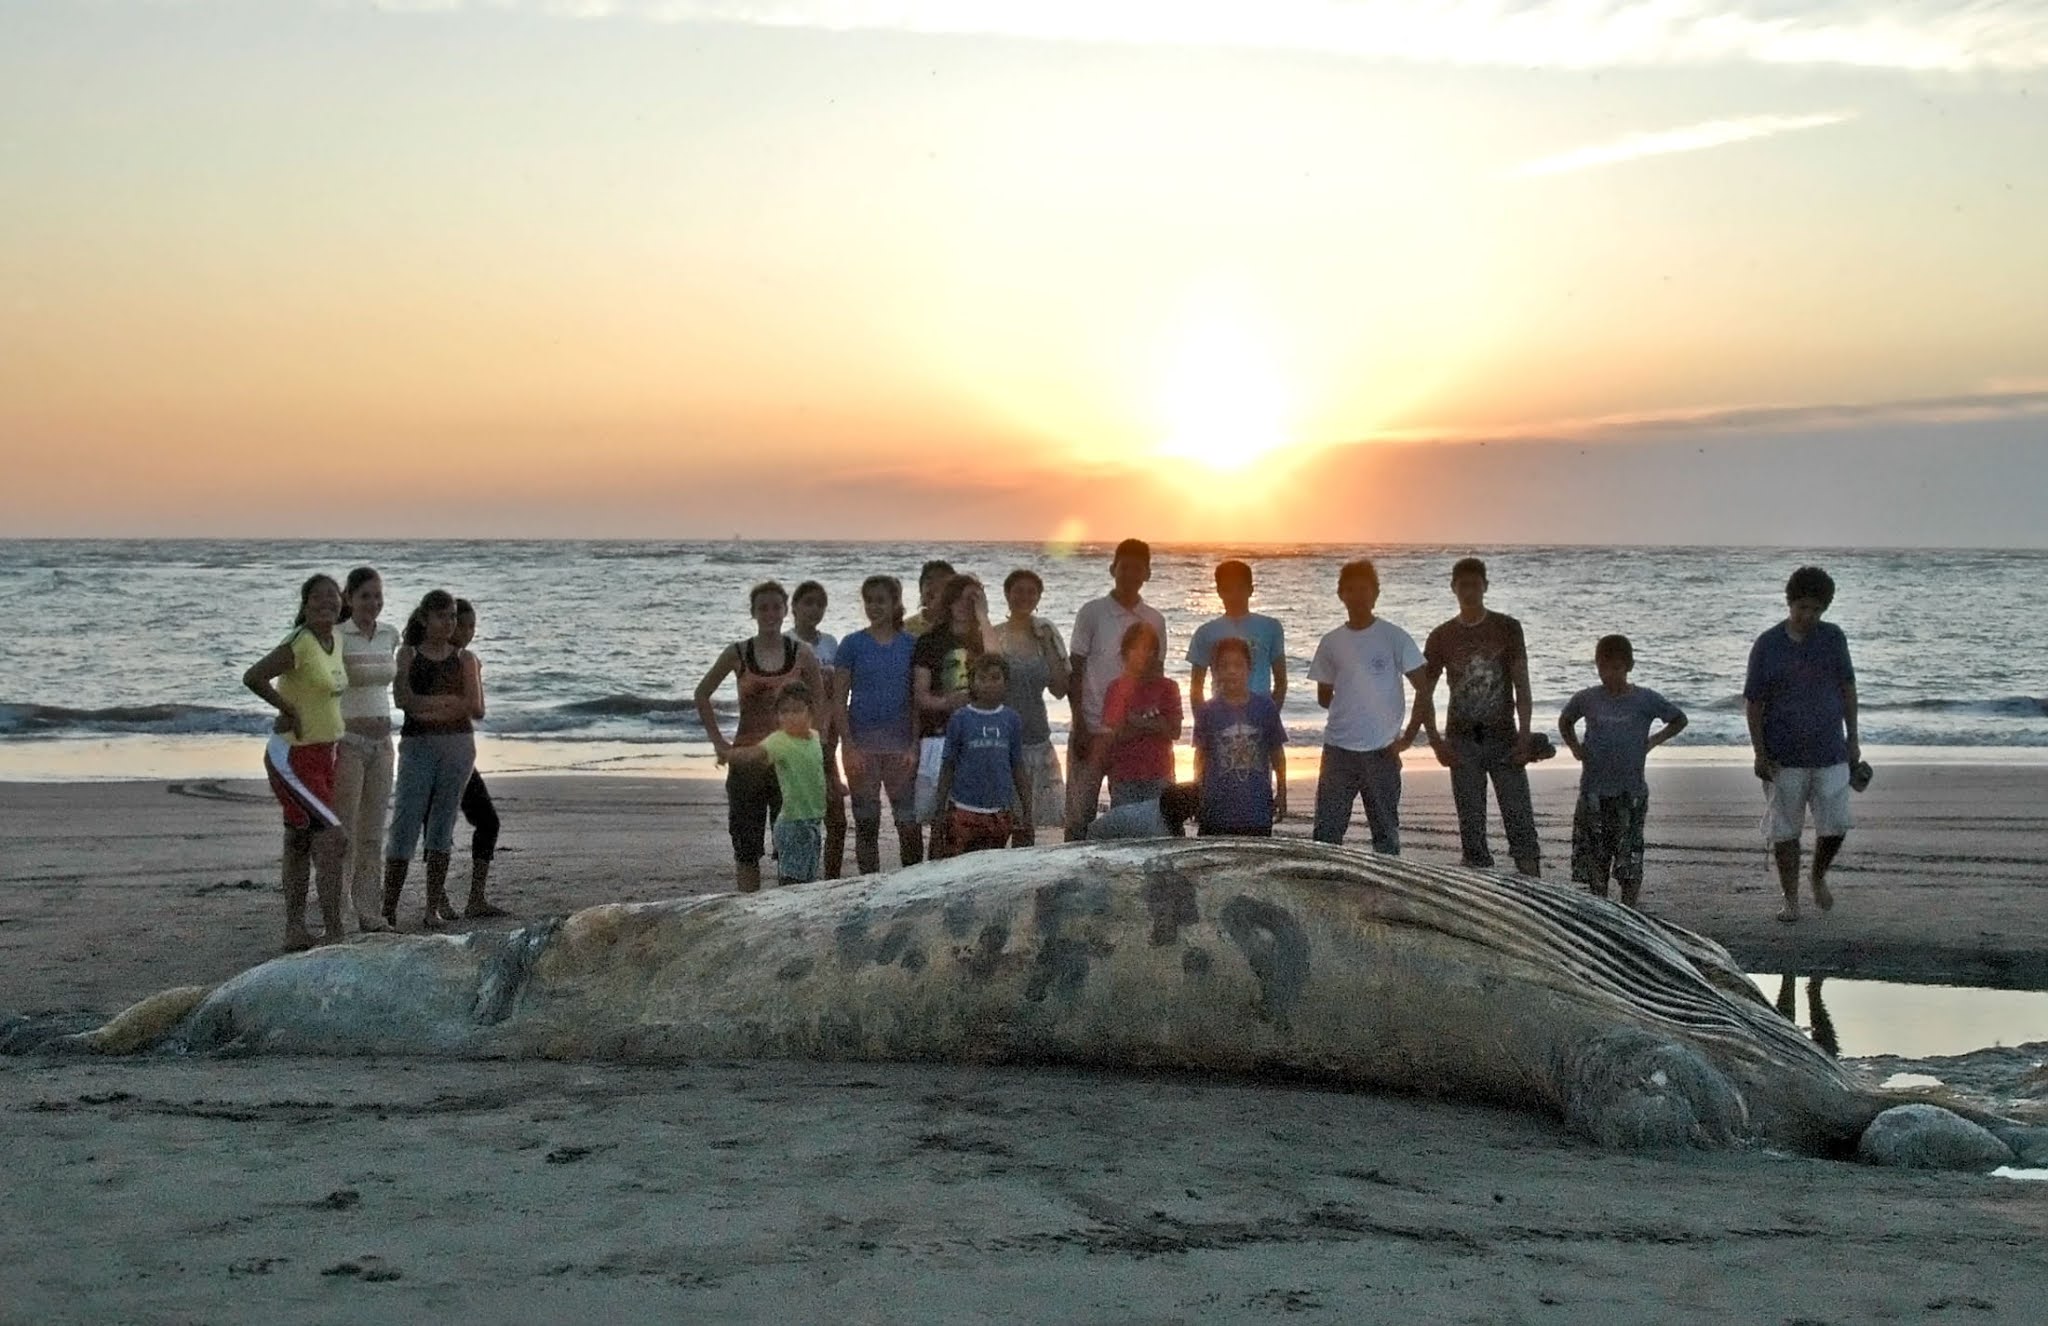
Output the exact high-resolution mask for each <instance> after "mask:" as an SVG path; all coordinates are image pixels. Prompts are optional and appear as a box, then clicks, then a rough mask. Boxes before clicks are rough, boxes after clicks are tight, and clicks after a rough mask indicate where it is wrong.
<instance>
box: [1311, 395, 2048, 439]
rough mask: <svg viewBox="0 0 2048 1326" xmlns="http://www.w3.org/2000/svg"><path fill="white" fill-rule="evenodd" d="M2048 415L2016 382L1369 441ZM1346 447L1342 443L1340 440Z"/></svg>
mask: <svg viewBox="0 0 2048 1326" xmlns="http://www.w3.org/2000/svg"><path fill="white" fill-rule="evenodd" d="M2043 416H2048V384H2041V383H2028V382H2021V383H2016V384H2014V385H2013V386H2012V387H2010V388H2008V389H2000V390H1990V391H1982V392H1971V393H1968V394H1964V395H1955V396H1923V397H1915V398H1912V399H1909V400H1888V401H1853V402H1828V403H1824V404H1819V405H1742V406H1723V407H1717V408H1708V409H1692V410H1660V411H1656V412H1652V413H1643V414H1626V415H1602V416H1598V417H1595V418H1582V419H1558V420H1550V421H1548V422H1545V423H1541V424H1533V425H1530V426H1529V427H1526V428H1516V429H1488V430H1483V431H1482V430H1474V429H1460V428H1456V427H1444V428H1434V429H1414V430H1405V431H1403V432H1401V433H1398V434H1382V435H1380V436H1378V437H1375V438H1372V439H1368V440H1366V442H1365V445H1375V444H1385V443H1389V442H1391V443H1434V442H1448V443H1484V442H1500V443H1509V444H1514V443H1534V442H1560V443H1569V444H1571V445H1573V446H1585V445H1591V444H1601V443H1613V442H1647V441H1654V440H1657V439H1660V438H1679V439H1684V438H1690V437H1695V436H1710V435H1742V434H1769V435H1772V436H1789V435H1793V434H1807V433H1832V432H1841V431H1843V430H1847V429H1889V428H1915V429H1918V428H1927V429H1939V428H1941V427H1942V426H1944V425H1952V424H1969V423H1994V422H2013V423H2024V422H2026V421H2031V420H2037V419H2040V418H2042V417H2043ZM1340 445H1343V444H1340Z"/></svg>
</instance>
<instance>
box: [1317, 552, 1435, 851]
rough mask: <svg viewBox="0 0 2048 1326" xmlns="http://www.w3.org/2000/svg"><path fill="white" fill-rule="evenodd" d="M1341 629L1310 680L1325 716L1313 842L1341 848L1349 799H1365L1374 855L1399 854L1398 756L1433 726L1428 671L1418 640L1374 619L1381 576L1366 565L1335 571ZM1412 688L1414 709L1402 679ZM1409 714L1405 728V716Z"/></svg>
mask: <svg viewBox="0 0 2048 1326" xmlns="http://www.w3.org/2000/svg"><path fill="white" fill-rule="evenodd" d="M1337 597H1338V598H1340V599H1342V600H1343V601H1344V611H1345V614H1346V618H1345V622H1344V625H1342V626H1340V627H1338V628H1337V629H1336V630H1334V631H1331V632H1330V633H1329V634H1328V635H1326V636H1324V637H1323V638H1322V642H1321V643H1319V644H1318V645H1317V646H1316V656H1315V661H1314V662H1312V663H1310V664H1309V668H1308V676H1309V680H1310V681H1313V682H1314V683H1315V684H1316V703H1317V704H1319V705H1321V706H1322V707H1323V708H1325V709H1327V710H1329V711H1330V717H1329V720H1328V722H1327V723H1325V724H1324V727H1323V767H1322V772H1321V773H1320V774H1318V775H1317V777H1316V827H1315V839H1316V841H1317V842H1319V843H1341V842H1343V841H1344V830H1345V828H1346V826H1347V825H1349V823H1350V821H1351V803H1352V800H1353V799H1354V798H1361V797H1362V798H1363V799H1364V801H1365V822H1366V824H1367V825H1369V826H1370V827H1371V829H1372V850H1373V851H1375V852H1379V853H1381V854H1383V855H1385V856H1399V855H1400V854H1401V752H1402V751H1404V750H1406V749H1408V746H1409V744H1410V743H1411V742H1413V741H1414V740H1415V733H1416V732H1417V730H1419V729H1421V728H1423V727H1425V726H1428V727H1432V728H1433V727H1434V726H1435V719H1436V712H1435V710H1436V706H1435V704H1434V702H1433V701H1432V699H1431V697H1430V691H1429V679H1430V678H1429V668H1428V667H1427V665H1426V664H1424V662H1423V659H1422V650H1421V649H1419V648H1417V647H1416V644H1415V637H1413V636H1411V635H1409V634H1408V633H1407V632H1406V631H1404V630H1402V629H1401V628H1400V627H1398V626H1396V625H1394V624H1393V623H1392V622H1390V621H1385V620H1383V619H1381V618H1378V617H1375V616H1373V615H1372V610H1373V608H1374V606H1375V605H1376V604H1378V602H1379V598H1380V575H1379V571H1378V569H1377V568H1375V567H1374V566H1373V564H1372V563H1371V562H1369V561H1365V560H1360V561H1356V562H1346V563H1345V564H1344V568H1343V569H1342V570H1341V571H1339V572H1338V573H1337ZM1403 677H1406V678H1407V679H1408V681H1409V683H1410V684H1411V685H1412V686H1413V687H1414V690H1415V703H1414V706H1413V709H1412V711H1411V710H1410V708H1409V706H1408V705H1406V704H1404V703H1403V700H1404V697H1403V695H1402V693H1401V679H1402V678H1403ZM1404 717H1406V719H1407V724H1406V726H1405V727H1404V726H1403V724H1402V719H1403V718H1404Z"/></svg>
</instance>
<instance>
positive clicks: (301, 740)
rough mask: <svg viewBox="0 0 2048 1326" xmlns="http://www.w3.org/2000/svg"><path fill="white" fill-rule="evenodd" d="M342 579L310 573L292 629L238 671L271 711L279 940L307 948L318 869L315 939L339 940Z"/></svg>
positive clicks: (268, 758) (291, 948)
mask: <svg viewBox="0 0 2048 1326" xmlns="http://www.w3.org/2000/svg"><path fill="white" fill-rule="evenodd" d="M340 620H341V585H340V583H339V582H338V581H336V580H335V578H334V577H333V576H329V575H316V576H312V577H310V578H308V579H307V581H306V583H305V584H303V585H301V586H299V615H298V616H297V617H295V618H293V620H292V631H291V634H290V635H287V636H286V637H285V638H284V640H283V641H282V642H281V643H280V644H279V645H278V646H277V648H275V649H273V650H271V651H270V652H269V653H267V654H265V655H264V656H263V657H262V658H260V659H258V660H257V661H256V664H255V666H253V667H251V668H250V669H249V670H248V671H247V672H245V673H243V674H242V684H243V685H245V686H247V687H248V688H249V689H250V690H252V691H254V692H255V693H256V694H257V695H259V696H261V697H262V698H263V700H264V702H265V703H266V704H268V705H269V706H270V707H271V708H273V709H275V710H277V723H276V727H275V731H274V733H273V735H272V736H271V738H270V744H269V746H268V747H267V748H266V749H265V750H264V756H263V765H264V769H265V771H266V772H267V773H268V774H269V775H270V788H271V791H273V792H275V793H276V794H277V800H278V804H279V805H281V806H283V807H284V946H285V950H286V951H287V952H296V951H298V950H300V949H308V948H311V947H313V936H312V935H311V934H309V933H308V932H307V930H306V891H307V886H308V884H309V882H310V880H311V878H313V877H315V876H316V875H317V878H318V880H319V890H320V925H321V929H322V935H321V942H323V943H328V944H332V943H337V942H339V941H340V939H341V938H342V930H341V893H342V878H341V876H342V865H343V861H344V858H345V856H346V853H347V851H348V834H347V832H346V831H345V830H344V829H343V828H342V824H341V816H340V815H338V814H336V813H335V810H334V764H335V752H336V748H337V746H338V745H339V743H340V741H341V734H342V731H343V725H342V718H341V693H342V692H343V691H345V690H347V689H348V669H347V667H346V666H344V665H343V663H342V657H341V643H340V641H338V640H337V639H335V635H334V627H335V623H336V622H338V621H340Z"/></svg>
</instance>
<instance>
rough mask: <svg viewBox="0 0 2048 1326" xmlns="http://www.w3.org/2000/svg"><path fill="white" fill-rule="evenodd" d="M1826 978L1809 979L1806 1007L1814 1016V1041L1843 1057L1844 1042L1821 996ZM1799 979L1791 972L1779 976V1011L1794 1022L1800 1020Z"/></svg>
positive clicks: (1838, 1056)
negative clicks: (1838, 1035) (1837, 1033)
mask: <svg viewBox="0 0 2048 1326" xmlns="http://www.w3.org/2000/svg"><path fill="white" fill-rule="evenodd" d="M1825 979H1826V978H1825V977H1821V976H1814V977H1810V978H1809V979H1808V980H1807V982H1806V1008H1807V1012H1808V1013H1809V1014H1810V1015H1811V1017H1812V1028H1811V1030H1812V1035H1813V1043H1814V1044H1815V1045H1818V1046H1820V1048H1821V1049H1823V1050H1826V1051H1827V1052H1828V1053H1829V1054H1831V1055H1833V1056H1835V1058H1837V1059H1839V1058H1841V1057H1842V1044H1841V1041H1840V1040H1839V1039H1838V1038H1837V1037H1836V1035H1835V1020H1834V1019H1833V1018H1831V1017H1829V1016H1828V1006H1827V1005H1826V1004H1825V1003H1823V1002H1821V997H1820V984H1821V982H1822V981H1823V980H1825ZM1798 980H1799V978H1798V977H1797V976H1795V975H1793V974H1792V973H1791V972H1786V973H1785V974H1784V975H1782V976H1780V977H1779V978H1778V999H1777V1004H1778V1012H1779V1013H1781V1014H1783V1015H1784V1018H1785V1020H1786V1021H1787V1022H1791V1023H1794V1024H1796V1023H1798V1021H1799V1001H1798V997H1797V995H1798V992H1797V988H1796V987H1797V984H1798Z"/></svg>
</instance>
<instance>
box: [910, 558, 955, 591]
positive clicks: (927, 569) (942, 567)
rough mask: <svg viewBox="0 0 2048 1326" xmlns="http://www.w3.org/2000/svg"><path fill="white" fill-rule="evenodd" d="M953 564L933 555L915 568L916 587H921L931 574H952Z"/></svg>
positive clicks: (926, 582)
mask: <svg viewBox="0 0 2048 1326" xmlns="http://www.w3.org/2000/svg"><path fill="white" fill-rule="evenodd" d="M953 574H954V572H953V564H952V563H951V562H949V561H946V560H945V559H944V558H940V557H934V558H932V560H930V561H929V562H926V563H925V564H924V565H923V566H921V567H919V568H918V569H917V587H918V588H919V589H923V588H924V587H925V585H926V584H928V583H930V581H931V579H932V577H933V576H951V575H953Z"/></svg>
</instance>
